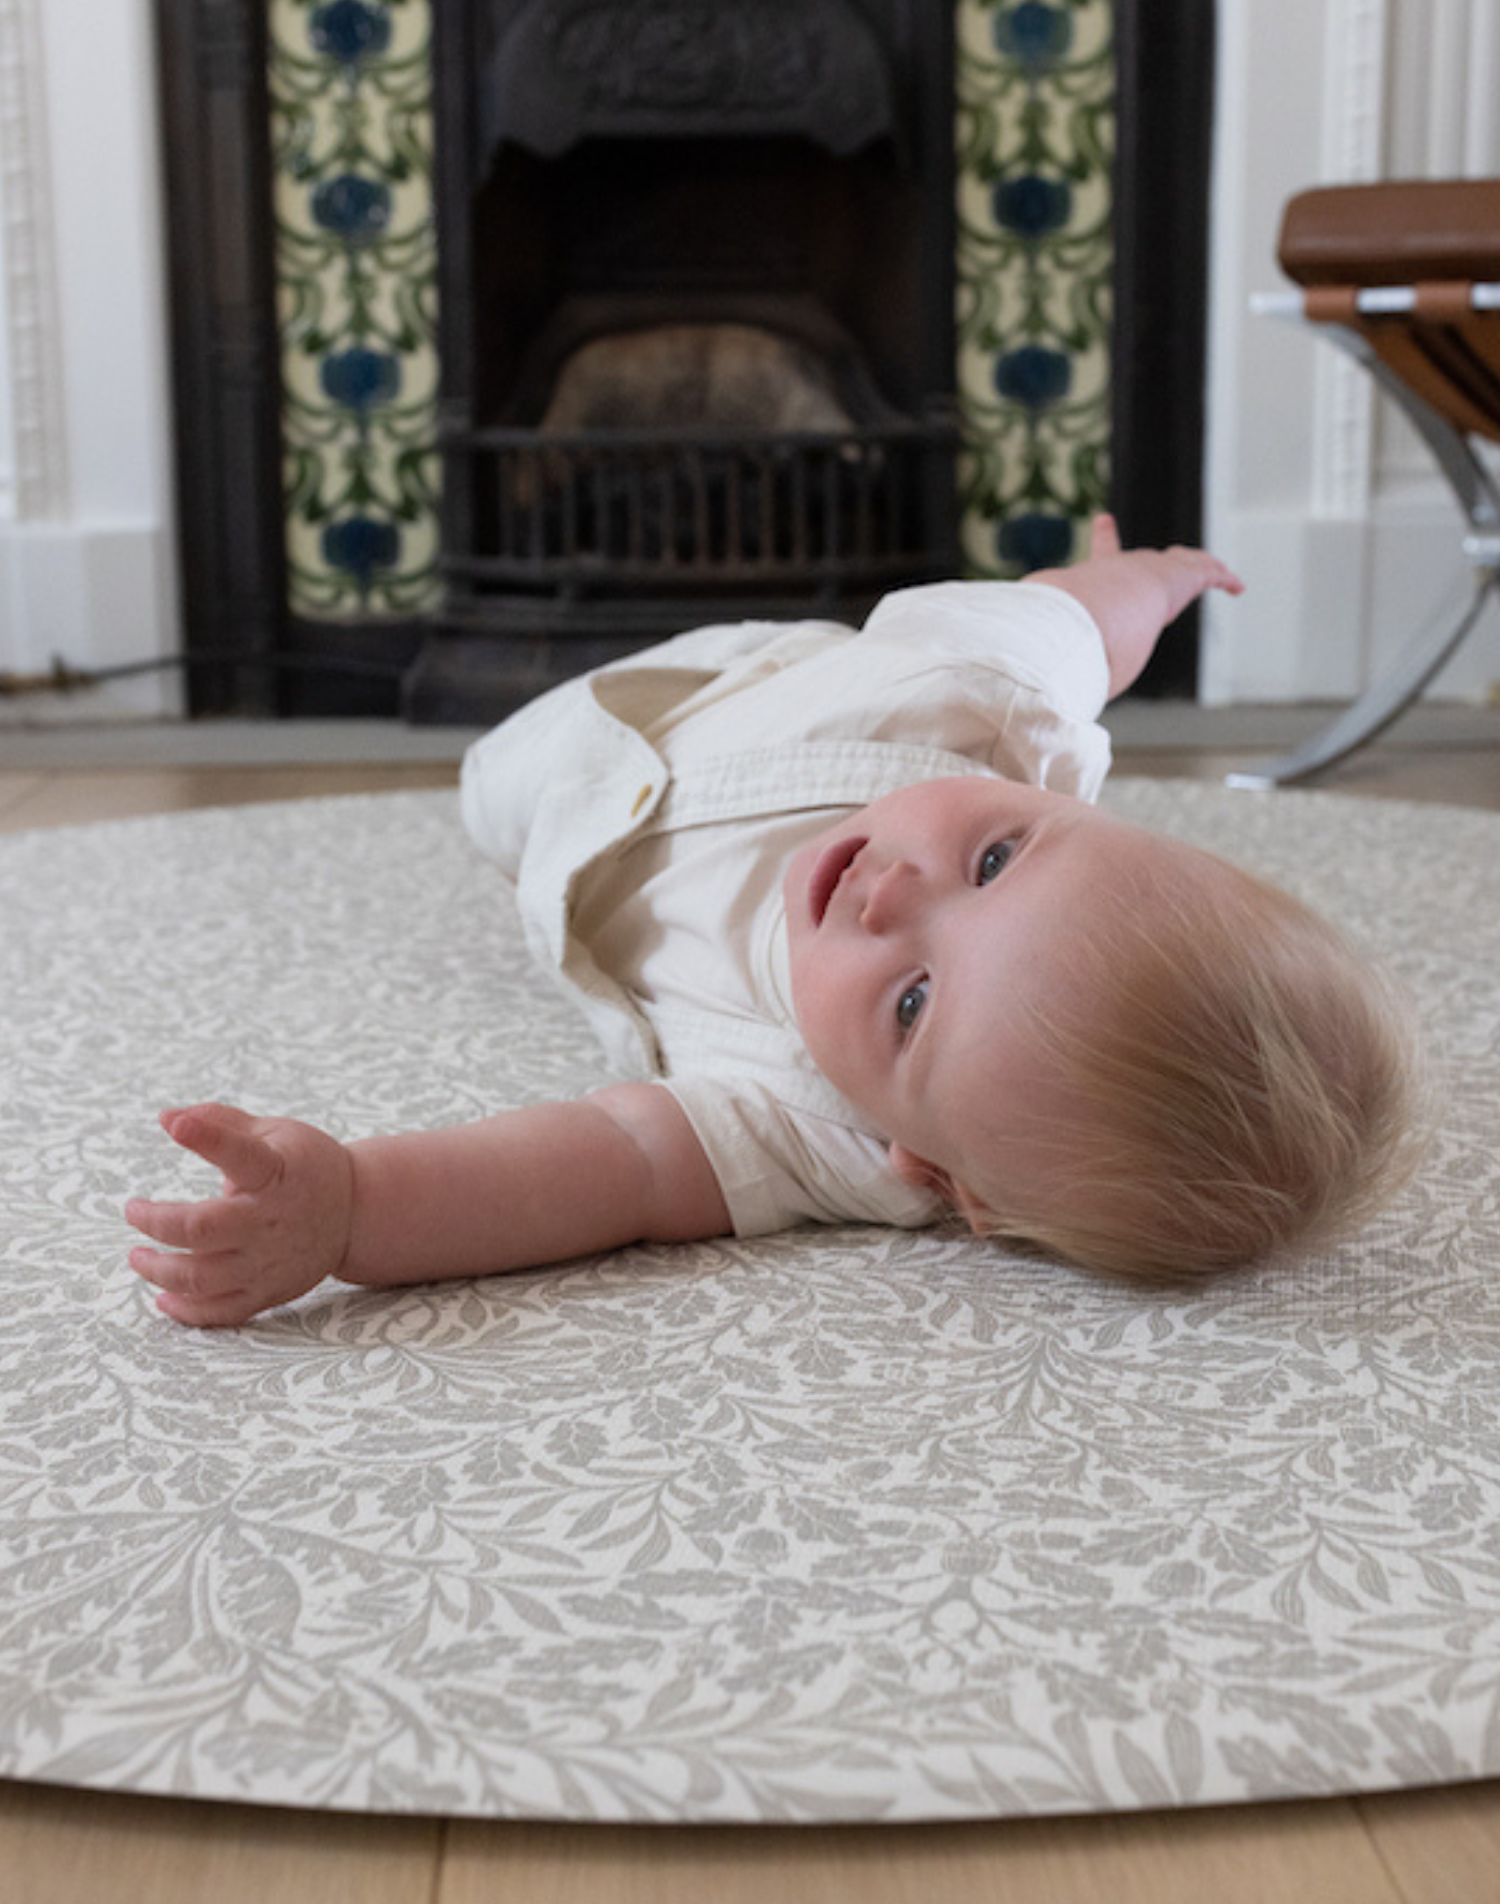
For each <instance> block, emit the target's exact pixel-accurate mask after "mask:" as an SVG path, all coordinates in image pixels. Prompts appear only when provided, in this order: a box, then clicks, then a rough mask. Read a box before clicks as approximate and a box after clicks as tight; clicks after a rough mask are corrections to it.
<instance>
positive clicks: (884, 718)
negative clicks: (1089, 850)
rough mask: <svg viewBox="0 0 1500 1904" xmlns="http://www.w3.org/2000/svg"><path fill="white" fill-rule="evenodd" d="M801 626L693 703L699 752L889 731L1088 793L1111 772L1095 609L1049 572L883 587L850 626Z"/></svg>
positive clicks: (864, 737) (980, 763)
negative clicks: (748, 741) (752, 740)
mask: <svg viewBox="0 0 1500 1904" xmlns="http://www.w3.org/2000/svg"><path fill="white" fill-rule="evenodd" d="M814 633H815V634H816V636H817V638H816V639H814V638H813V635H810V634H807V633H806V631H800V630H793V631H792V632H791V633H789V635H788V636H787V637H786V639H785V640H784V641H783V642H781V643H774V644H771V645H770V646H768V647H766V648H764V649H763V650H762V651H761V652H760V654H759V655H758V656H757V657H756V658H755V660H754V662H753V663H752V664H751V665H750V667H749V668H748V669H746V670H745V671H743V672H742V671H740V670H737V669H730V670H729V671H727V672H726V674H725V675H724V676H723V677H722V678H721V679H720V680H719V681H718V682H716V683H715V685H714V688H713V689H712V690H711V692H710V693H709V694H708V695H706V696H704V697H703V698H702V699H701V700H700V701H698V702H695V703H693V704H692V705H691V706H690V707H689V708H688V709H687V713H689V714H690V715H691V731H689V729H688V727H687V725H686V724H685V726H684V735H683V738H682V739H677V738H676V737H674V739H673V743H672V744H673V745H674V746H678V747H682V746H686V745H688V744H691V745H692V746H693V747H695V748H698V749H701V750H702V751H704V752H705V753H714V752H722V751H728V750H732V749H733V748H734V747H735V746H738V745H743V744H744V736H745V735H746V734H747V733H753V734H755V735H758V736H765V737H768V738H774V739H776V740H778V741H781V742H785V743H793V742H796V741H799V740H805V741H819V742H822V741H837V740H850V739H853V740H859V741H861V742H868V741H891V742H900V743H903V744H906V745H911V746H918V747H932V748H938V749H940V750H942V751H943V752H945V753H950V754H958V755H961V756H962V757H963V758H964V759H967V760H971V761H973V763H974V764H975V766H977V767H981V768H985V769H988V770H989V771H990V772H992V773H998V774H1001V775H1003V776H1004V777H1005V778H1006V779H1007V780H1021V781H1026V782H1028V783H1029V784H1031V785H1032V786H1038V787H1046V788H1049V789H1051V790H1052V791H1054V792H1057V793H1068V794H1073V795H1076V796H1077V797H1079V798H1081V799H1086V800H1092V799H1094V798H1095V797H1096V796H1097V794H1098V792H1099V788H1100V786H1101V785H1102V783H1103V780H1104V776H1105V774H1106V773H1107V772H1108V770H1109V759H1110V745H1109V735H1108V734H1107V732H1106V731H1105V729H1104V728H1103V727H1101V726H1100V725H1099V721H1098V716H1099V714H1100V712H1101V711H1102V709H1103V707H1104V703H1105V701H1106V699H1107V698H1108V693H1109V663H1108V660H1107V658H1106V655H1105V651H1104V641H1103V638H1102V636H1101V635H1100V633H1099V630H1098V627H1097V625H1096V624H1095V622H1094V619H1093V617H1092V616H1091V615H1090V614H1089V612H1088V610H1087V609H1086V608H1084V606H1083V605H1082V603H1081V602H1079V601H1077V600H1076V599H1075V598H1074V597H1073V596H1071V595H1068V594H1065V593H1064V592H1063V590H1061V589H1057V588H1049V587H1048V586H1047V585H1046V584H1045V583H1042V582H935V583H931V584H928V585H926V586H923V587H919V588H908V589H900V590H897V591H896V593H894V594H892V595H888V596H886V598H885V599H884V601H882V602H881V603H880V604H879V605H878V606H877V607H876V609H875V610H874V612H873V613H872V614H871V616H870V618H869V620H868V621H867V622H866V624H865V626H864V628H863V629H862V630H861V631H860V632H858V633H857V634H855V633H844V634H842V635H840V634H839V632H838V631H836V630H832V631H828V632H822V631H814Z"/></svg>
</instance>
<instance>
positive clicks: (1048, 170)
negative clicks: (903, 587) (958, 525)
mask: <svg viewBox="0 0 1500 1904" xmlns="http://www.w3.org/2000/svg"><path fill="white" fill-rule="evenodd" d="M956 21H957V74H958V88H957V90H958V100H957V141H958V146H957V151H958V229H959V238H958V256H957V279H958V338H959V346H958V387H959V404H960V411H961V415H962V418H963V424H964V441H965V450H964V456H963V462H962V508H963V522H962V537H963V549H964V555H965V559H966V562H967V564H968V566H969V568H970V569H971V571H972V572H973V573H976V574H980V575H1015V574H1019V573H1021V572H1023V571H1025V570H1027V569H1032V568H1037V567H1041V566H1043V565H1045V564H1048V563H1054V562H1063V561H1067V560H1069V559H1070V558H1071V557H1072V556H1073V555H1074V554H1075V553H1077V552H1078V544H1079V541H1080V535H1079V531H1080V529H1081V528H1082V527H1083V525H1084V524H1085V523H1086V521H1087V519H1088V517H1089V516H1090V515H1092V514H1093V512H1094V511H1095V510H1096V509H1098V508H1100V507H1101V506H1102V505H1103V502H1104V499H1105V495H1106V492H1107V489H1108V481H1109V368H1110V328H1111V317H1112V283H1113V269H1114V247H1113V242H1112V236H1111V208H1112V206H1111V201H1112V192H1111V182H1112V168H1113V158H1114V131H1115V73H1114V33H1113V28H1114V7H1113V0H1057V4H1051V5H1045V4H1042V0H1023V4H1020V5H1012V4H1005V3H1004V0H958V7H957V16H956Z"/></svg>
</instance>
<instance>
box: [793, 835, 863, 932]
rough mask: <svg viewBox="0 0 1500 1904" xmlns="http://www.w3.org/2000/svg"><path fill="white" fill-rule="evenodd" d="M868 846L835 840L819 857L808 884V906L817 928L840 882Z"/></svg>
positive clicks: (859, 841)
mask: <svg viewBox="0 0 1500 1904" xmlns="http://www.w3.org/2000/svg"><path fill="white" fill-rule="evenodd" d="M867 844H868V842H867V841H865V840H862V839H850V840H835V841H834V843H833V845H832V846H830V847H829V848H828V849H827V851H826V852H824V853H822V854H820V855H819V857H818V863H817V865H816V866H814V867H813V870H812V877H811V879H809V880H808V882H807V904H808V910H809V911H810V912H811V914H812V922H813V924H814V925H815V926H820V925H822V923H823V917H824V914H825V913H826V912H827V911H828V907H829V904H830V902H831V901H832V899H833V895H834V893H835V892H836V891H837V889H838V883H839V881H840V880H841V879H842V878H843V877H844V874H845V873H847V872H848V870H849V868H850V867H851V866H852V865H853V864H854V862H855V860H856V859H858V857H859V855H860V853H861V852H862V851H863V850H864V847H865V846H866V845H867Z"/></svg>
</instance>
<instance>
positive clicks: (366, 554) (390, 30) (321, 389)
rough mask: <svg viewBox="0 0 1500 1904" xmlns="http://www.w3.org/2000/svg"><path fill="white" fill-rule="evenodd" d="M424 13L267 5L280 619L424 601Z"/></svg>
mask: <svg viewBox="0 0 1500 1904" xmlns="http://www.w3.org/2000/svg"><path fill="white" fill-rule="evenodd" d="M430 26H431V15H430V9H429V6H428V4H427V0H381V3H380V4H376V0H324V3H322V4H318V3H315V0H270V29H271V30H270V38H271V63H270V85H271V110H272V142H273V154H274V166H275V197H274V204H275V215H276V243H277V275H278V297H279V310H280V322H281V336H282V384H283V411H282V416H283V423H282V432H283V450H284V466H285V472H286V476H285V481H286V508H287V528H286V533H287V553H288V560H289V570H290V588H291V607H292V609H293V610H294V612H296V613H298V614H301V615H306V616H311V617H316V618H322V619H329V618H337V617H339V616H342V615H358V616H360V617H361V618H365V617H368V616H371V615H380V614H391V615H399V614H411V613H414V612H417V611H419V610H422V609H425V608H428V607H431V606H433V605H434V603H435V601H436V599H437V566H436V564H437V551H438V518H437V491H436V485H437V450H436V436H437V419H436V391H437V375H438V356H437V344H436V319H437V310H436V302H437V293H436V249H435V237H434V224H433V205H432V115H431V71H430V59H429V40H430Z"/></svg>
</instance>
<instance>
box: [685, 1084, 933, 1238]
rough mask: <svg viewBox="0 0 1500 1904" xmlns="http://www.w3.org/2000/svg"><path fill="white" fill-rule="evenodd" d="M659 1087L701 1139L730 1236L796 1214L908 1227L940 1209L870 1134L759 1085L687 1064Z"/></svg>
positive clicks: (805, 1218) (786, 1224) (767, 1227)
mask: <svg viewBox="0 0 1500 1904" xmlns="http://www.w3.org/2000/svg"><path fill="white" fill-rule="evenodd" d="M662 1088H663V1089H664V1090H668V1091H670V1092H671V1093H672V1095H673V1096H674V1097H675V1098H676V1099H677V1102H678V1103H679V1104H680V1105H681V1106H682V1109H683V1111H684V1113H685V1114H686V1116H687V1119H688V1122H689V1123H690V1124H691V1125H692V1127H693V1131H694V1133H695V1135H696V1136H697V1138H698V1141H699V1142H700V1143H701V1144H702V1146H703V1148H704V1152H705V1153H706V1155H707V1157H708V1160H709V1163H710V1165H711V1166H712V1168H713V1171H714V1174H715V1176H716V1177H717V1178H718V1180H719V1188H720V1189H721V1190H722V1191H723V1193H724V1201H725V1203H726V1204H727V1205H728V1207H729V1215H730V1220H731V1221H732V1222H733V1224H734V1233H735V1235H736V1236H767V1235H770V1234H772V1233H774V1232H775V1231H777V1230H789V1229H795V1228H796V1227H797V1226H798V1225H800V1224H803V1223H878V1224H883V1225H886V1226H889V1227H891V1228H895V1229H904V1230H913V1229H922V1228H924V1227H925V1226H926V1225H927V1224H929V1223H933V1222H936V1221H937V1219H938V1218H939V1217H940V1216H941V1215H942V1214H943V1209H944V1205H943V1203H942V1200H941V1198H939V1197H937V1196H935V1195H934V1194H933V1193H932V1192H931V1191H927V1190H918V1189H914V1188H913V1187H912V1186H911V1185H909V1184H906V1183H903V1182H902V1181H901V1179H900V1178H899V1177H898V1176H897V1175H896V1173H895V1171H894V1170H892V1169H891V1166H890V1160H889V1158H888V1157H887V1155H886V1148H885V1145H884V1144H882V1143H881V1142H880V1140H879V1139H878V1138H876V1137H873V1136H869V1135H867V1134H866V1133H864V1132H862V1131H859V1130H856V1129H854V1128H852V1127H851V1126H850V1125H848V1124H845V1123H841V1122H839V1121H838V1120H836V1119H833V1118H828V1117H821V1116H817V1115H815V1114H813V1113H810V1112H805V1111H800V1110H797V1109H795V1108H794V1107H792V1106H791V1105H788V1104H786V1103H785V1102H783V1101H782V1100H781V1099H780V1098H778V1097H777V1096H776V1094H775V1093H774V1092H773V1091H772V1090H771V1089H770V1088H769V1087H767V1086H766V1085H763V1084H759V1083H756V1082H753V1081H749V1080H743V1079H733V1078H730V1079H724V1078H720V1077H716V1076H709V1075H706V1074H703V1073H697V1072H691V1073H680V1074H679V1075H677V1076H676V1077H673V1078H670V1079H668V1080H665V1081H664V1082H663V1087H662Z"/></svg>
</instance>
